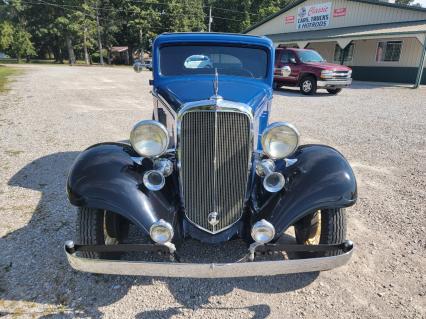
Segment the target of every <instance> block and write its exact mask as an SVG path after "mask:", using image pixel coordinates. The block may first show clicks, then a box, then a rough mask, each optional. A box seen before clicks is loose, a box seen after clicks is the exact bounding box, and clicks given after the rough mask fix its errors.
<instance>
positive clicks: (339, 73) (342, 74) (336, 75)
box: [333, 71, 351, 80]
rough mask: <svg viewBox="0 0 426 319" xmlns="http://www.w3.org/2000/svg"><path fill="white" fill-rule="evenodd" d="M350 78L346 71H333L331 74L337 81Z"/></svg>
mask: <svg viewBox="0 0 426 319" xmlns="http://www.w3.org/2000/svg"><path fill="white" fill-rule="evenodd" d="M350 77H351V76H350V74H349V72H348V71H334V74H333V78H335V79H338V80H340V79H342V80H343V79H347V78H350Z"/></svg>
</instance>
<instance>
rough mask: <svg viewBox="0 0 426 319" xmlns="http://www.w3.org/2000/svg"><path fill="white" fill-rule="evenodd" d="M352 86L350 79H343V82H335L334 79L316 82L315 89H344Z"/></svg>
mask: <svg viewBox="0 0 426 319" xmlns="http://www.w3.org/2000/svg"><path fill="white" fill-rule="evenodd" d="M351 84H352V78H348V79H343V80H340V79H339V80H335V79H329V80H320V81H317V87H318V88H326V89H328V88H344V87H348V86H349V85H351Z"/></svg>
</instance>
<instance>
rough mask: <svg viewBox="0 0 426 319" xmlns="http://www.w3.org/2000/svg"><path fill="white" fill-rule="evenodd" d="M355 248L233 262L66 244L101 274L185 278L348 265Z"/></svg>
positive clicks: (80, 265)
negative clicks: (99, 255) (156, 257)
mask: <svg viewBox="0 0 426 319" xmlns="http://www.w3.org/2000/svg"><path fill="white" fill-rule="evenodd" d="M353 250H354V249H353V248H352V249H351V250H350V251H348V252H346V253H343V254H341V255H337V256H331V257H317V258H308V259H290V260H279V261H254V262H241V263H229V264H223V263H218V264H216V263H211V264H193V263H171V262H164V263H163V262H144V261H124V260H123V261H121V260H106V259H90V258H82V257H77V256H76V254H75V253H73V254H71V253H69V252H68V251H67V249H66V248H65V254H66V256H67V259H68V262H69V264H70V265H71V267H72V268H74V269H76V270H80V271H84V272H90V273H97V274H110V275H130V276H159V277H181V278H235V277H254V276H274V275H280V274H293V273H302V272H313V271H321V270H330V269H333V268H337V267H340V266H343V265H345V264H346V263H347V262H348V261H349V259H350V258H351V256H352V253H353Z"/></svg>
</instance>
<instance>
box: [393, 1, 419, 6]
mask: <svg viewBox="0 0 426 319" xmlns="http://www.w3.org/2000/svg"><path fill="white" fill-rule="evenodd" d="M413 2H414V0H395V3H397V4H405V5H407V6H408V5H411V4H413Z"/></svg>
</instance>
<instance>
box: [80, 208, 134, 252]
mask: <svg viewBox="0 0 426 319" xmlns="http://www.w3.org/2000/svg"><path fill="white" fill-rule="evenodd" d="M128 230H129V223H128V221H127V220H126V219H124V218H123V217H121V216H120V215H118V214H114V213H111V212H108V211H105V210H101V209H92V208H86V207H83V208H79V209H78V214H77V243H78V244H83V245H117V244H119V243H120V242H121V241H122V240H123V239H124V238H125V237H126V236H127V233H128ZM81 255H82V257H85V258H119V257H120V255H121V253H97V252H87V251H83V252H81Z"/></svg>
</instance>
